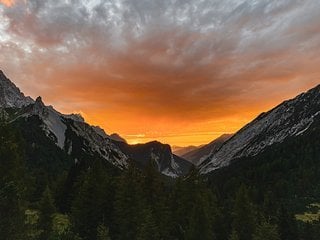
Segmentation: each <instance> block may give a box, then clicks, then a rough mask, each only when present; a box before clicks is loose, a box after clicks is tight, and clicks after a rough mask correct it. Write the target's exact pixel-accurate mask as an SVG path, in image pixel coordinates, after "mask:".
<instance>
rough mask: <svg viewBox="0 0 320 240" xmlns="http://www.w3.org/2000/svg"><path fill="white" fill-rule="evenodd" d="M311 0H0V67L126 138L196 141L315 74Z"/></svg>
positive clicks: (319, 6) (319, 39) (318, 36)
mask: <svg viewBox="0 0 320 240" xmlns="http://www.w3.org/2000/svg"><path fill="white" fill-rule="evenodd" d="M319 11H320V3H319V2H316V1H312V0H306V1H303V2H302V1H295V0H290V1H289V0H272V1H267V2H266V1H264V0H258V1H250V0H240V1H239V0H226V1H216V0H214V1H211V0H201V1H189V0H186V1H180V0H178V1H176V0H168V1H158V0H147V1H145V0H139V1H137V0H115V1H109V0H108V1H98V0H91V1H90V0H89V1H83V0H79V1H77V2H75V1H64V0H57V1H47V0H43V1H36V0H16V1H13V0H0V52H1V55H0V69H2V70H4V72H5V73H6V74H7V76H8V77H9V78H10V79H12V80H13V81H14V82H15V83H16V84H17V86H19V87H20V88H21V90H22V91H23V92H24V93H25V94H26V95H30V96H32V97H33V98H35V97H37V96H39V95H41V96H42V97H43V99H44V102H45V103H46V104H48V105H53V106H54V107H55V108H56V109H57V110H59V111H61V112H63V113H71V112H80V113H82V115H84V117H85V119H86V120H87V121H88V122H89V123H90V124H93V125H99V126H101V127H102V128H104V129H105V131H106V132H107V133H109V134H111V133H118V134H120V135H121V136H122V137H124V138H126V139H127V140H128V142H129V143H138V142H147V141H151V140H158V141H161V142H164V143H169V144H171V145H178V146H187V145H201V144H205V143H208V142H210V141H212V140H213V139H215V138H217V137H219V136H220V135H221V134H223V133H233V132H236V131H237V130H239V129H240V128H241V127H243V126H244V125H245V124H247V123H249V122H250V121H251V120H253V119H254V118H255V117H256V116H257V115H259V114H260V113H261V112H263V111H268V110H270V109H271V108H272V107H274V106H276V105H278V104H279V103H281V102H282V101H284V100H286V99H290V98H292V97H295V96H296V95H298V94H299V93H301V92H303V91H306V90H308V89H309V88H311V87H314V86H315V85H317V84H318V83H319V79H320V70H319V64H320V56H319V55H318V54H317V53H318V49H319V48H320V32H319V31H318V28H319V27H318V26H319V22H320V15H319V14H318V13H319Z"/></svg>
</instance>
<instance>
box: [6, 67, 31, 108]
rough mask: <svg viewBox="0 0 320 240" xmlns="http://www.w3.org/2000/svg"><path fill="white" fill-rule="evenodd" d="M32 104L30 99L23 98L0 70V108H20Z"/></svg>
mask: <svg viewBox="0 0 320 240" xmlns="http://www.w3.org/2000/svg"><path fill="white" fill-rule="evenodd" d="M32 103H33V100H32V99H31V98H30V97H25V96H24V94H23V93H22V92H21V91H20V90H19V88H17V87H16V86H15V85H14V84H13V83H12V82H11V81H10V80H9V79H7V77H6V76H5V75H4V73H3V72H2V71H1V70H0V107H2V108H20V107H23V106H27V105H29V104H32Z"/></svg>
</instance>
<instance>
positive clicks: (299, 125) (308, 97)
mask: <svg viewBox="0 0 320 240" xmlns="http://www.w3.org/2000/svg"><path fill="white" fill-rule="evenodd" d="M319 120H320V85H318V86H316V87H314V88H312V89H311V90H309V91H307V92H305V93H302V94H300V95H298V96H297V97H296V98H293V99H291V100H287V101H285V102H283V103H281V104H280V105H278V106H276V107H275V108H273V109H271V110H270V111H268V112H266V113H263V114H260V115H259V116H258V117H257V118H256V119H255V120H253V121H252V122H251V123H249V124H247V125H246V126H244V127H243V128H242V129H240V130H239V131H238V132H237V133H236V134H235V135H234V136H233V137H232V138H230V139H229V140H228V141H227V142H226V143H225V144H224V145H223V146H222V147H221V148H220V149H219V150H218V151H216V152H212V153H211V154H210V155H209V156H208V157H207V158H206V159H205V160H204V161H202V163H201V166H200V170H201V173H208V172H211V171H213V170H215V169H218V168H221V167H225V166H228V165H229V164H230V163H231V162H232V161H234V160H235V159H240V158H242V157H253V156H256V155H258V154H259V153H261V152H263V151H264V150H265V149H266V148H267V147H269V146H271V145H273V144H275V143H282V142H284V141H285V140H286V139H287V138H289V137H296V136H299V135H302V134H304V133H305V132H306V131H308V129H309V128H310V127H311V126H312V125H313V123H314V122H316V121H319Z"/></svg>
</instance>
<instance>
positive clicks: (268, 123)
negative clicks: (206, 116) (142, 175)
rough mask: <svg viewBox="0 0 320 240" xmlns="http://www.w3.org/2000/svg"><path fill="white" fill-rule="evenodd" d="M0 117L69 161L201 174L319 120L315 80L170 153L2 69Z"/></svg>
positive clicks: (304, 130) (267, 146)
mask: <svg viewBox="0 0 320 240" xmlns="http://www.w3.org/2000/svg"><path fill="white" fill-rule="evenodd" d="M0 120H1V121H2V122H5V123H6V124H8V125H12V126H14V127H15V128H17V129H19V130H20V131H21V132H23V133H24V134H25V135H24V136H25V140H26V142H27V144H28V145H29V146H30V147H29V148H27V149H31V150H30V151H31V152H32V151H35V149H39V148H40V146H41V147H42V148H43V147H47V146H48V145H50V149H51V150H52V151H54V152H56V153H57V154H60V155H61V156H64V157H65V158H66V159H72V161H74V162H79V161H85V159H91V160H93V159H95V158H100V159H104V160H105V161H107V162H108V163H110V164H111V165H112V166H115V167H116V168H118V169H124V168H127V167H128V164H129V162H134V163H135V164H136V165H137V166H138V167H140V168H144V167H146V166H148V165H150V164H151V165H153V166H154V167H155V168H156V169H157V170H158V171H159V172H160V173H162V174H163V175H166V176H170V177H179V176H184V175H186V174H188V171H189V169H191V167H192V165H196V166H197V167H198V169H199V171H200V173H201V174H207V173H211V172H212V171H214V170H217V169H220V168H222V167H226V166H229V165H230V164H231V163H233V162H236V161H237V160H240V159H242V158H246V157H253V156H258V155H259V154H262V153H263V152H264V151H265V150H267V149H268V150H270V148H272V147H273V146H275V145H277V146H278V145H279V144H283V143H285V142H286V141H287V140H288V139H291V138H295V137H299V136H302V135H304V134H310V132H312V131H313V129H314V127H315V126H317V125H318V124H319V122H320V85H319V86H317V87H315V88H313V89H311V90H309V91H308V92H306V93H303V94H301V95H299V96H297V97H296V98H294V99H292V100H288V101H285V102H283V103H281V104H280V105H279V106H277V107H275V108H274V109H272V110H270V111H269V112H267V113H262V114H260V115H259V116H258V117H257V118H256V119H255V120H253V121H252V122H250V123H249V124H247V125H246V126H245V127H243V128H242V129H241V130H239V131H238V132H237V133H235V134H234V135H230V134H226V135H222V136H221V137H219V138H217V139H216V140H214V141H212V142H210V143H209V144H206V145H203V146H199V147H195V146H189V147H187V148H177V147H175V148H174V153H172V150H171V147H170V146H169V145H165V144H161V143H159V142H150V143H147V144H138V145H129V144H128V143H126V141H125V139H123V138H122V137H120V136H119V135H118V134H112V135H108V134H106V133H105V132H104V130H103V129H101V128H99V127H97V126H91V125H89V124H88V123H86V122H85V120H84V119H83V118H82V117H81V115H78V114H70V115H68V114H62V113H60V112H58V111H56V110H55V109H54V108H53V107H52V106H46V105H45V104H44V103H43V101H42V99H41V97H38V98H37V99H36V100H33V99H32V98H30V97H26V96H25V95H24V94H23V93H22V92H21V91H20V90H19V89H18V88H17V87H16V86H15V85H14V84H13V83H12V82H11V81H10V80H9V79H8V78H7V77H6V76H5V75H4V73H3V72H2V71H0ZM31 130H32V131H31ZM30 131H31V132H34V133H37V134H38V135H36V136H37V137H34V136H32V135H30ZM36 146H38V148H37V147H36ZM51 150H50V151H51ZM43 154H46V153H43V151H42V152H41V151H40V150H39V152H37V153H36V154H35V153H34V152H32V154H31V153H30V156H31V157H30V158H31V159H36V158H37V159H42V158H43ZM177 155H179V156H177ZM48 158H50V156H49V157H48Z"/></svg>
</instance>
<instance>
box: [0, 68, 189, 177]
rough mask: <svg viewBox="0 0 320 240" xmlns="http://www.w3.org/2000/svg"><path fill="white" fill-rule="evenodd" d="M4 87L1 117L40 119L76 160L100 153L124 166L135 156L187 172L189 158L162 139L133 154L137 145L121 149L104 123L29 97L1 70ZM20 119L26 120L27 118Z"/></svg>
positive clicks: (165, 169) (169, 171) (172, 172)
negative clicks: (89, 121)
mask: <svg viewBox="0 0 320 240" xmlns="http://www.w3.org/2000/svg"><path fill="white" fill-rule="evenodd" d="M0 91H1V92H0V94H1V95H0V120H1V121H2V120H3V121H6V122H7V123H9V124H10V123H14V122H16V121H20V120H24V119H26V120H30V121H32V119H35V118H36V119H37V121H36V122H37V123H38V122H40V124H39V128H40V129H41V131H42V132H43V133H44V134H45V137H47V138H49V139H50V140H51V141H50V144H51V143H55V144H56V146H57V147H59V148H60V150H62V151H64V152H66V153H67V154H69V156H71V157H73V158H74V160H75V161H78V159H80V158H83V157H84V156H85V157H87V156H89V157H90V156H91V157H92V159H95V158H97V157H98V158H102V159H105V160H106V161H107V162H109V163H111V164H112V165H114V166H116V167H118V168H120V169H124V168H126V167H127V166H128V162H129V159H132V160H134V161H135V162H136V163H138V165H139V164H140V162H139V161H143V162H148V161H158V162H159V163H160V162H161V164H159V168H158V169H159V171H160V172H161V173H163V174H165V175H168V176H171V177H177V176H180V175H181V174H184V173H186V170H185V165H188V164H186V163H185V162H186V161H185V160H183V159H178V158H175V157H174V155H173V154H172V152H171V149H170V147H169V149H167V147H166V146H167V145H163V144H160V143H159V144H157V146H156V147H155V146H153V145H152V144H151V145H150V144H149V145H148V144H146V145H145V146H143V147H142V149H144V151H145V152H144V153H143V154H142V155H141V156H144V157H145V158H143V159H140V158H132V153H133V152H134V150H133V149H134V147H132V146H130V145H128V144H126V143H125V142H123V144H126V147H125V148H123V149H120V147H119V146H118V145H117V143H120V142H119V141H118V140H117V141H115V140H113V139H112V137H110V136H109V135H108V134H106V133H105V131H104V130H103V129H101V128H100V127H98V126H91V125H89V124H87V123H86V122H85V121H84V119H83V117H82V116H81V115H79V114H70V115H66V114H62V113H60V112H58V111H56V110H55V109H54V108H53V107H52V106H46V105H45V104H44V103H43V101H42V99H41V97H38V98H37V99H36V101H33V100H32V99H31V98H29V97H25V96H24V94H23V93H21V92H20V90H19V89H18V88H17V87H16V86H15V85H14V84H13V83H12V82H10V80H9V79H7V78H6V77H5V76H4V74H3V72H0ZM7 111H8V112H7ZM9 113H10V114H9ZM20 122H22V124H23V122H27V121H20ZM33 125H37V124H33ZM20 126H21V125H20ZM37 129H38V128H37ZM153 147H155V148H153ZM60 150H59V151H60ZM125 150H126V151H125ZM143 166H145V165H143ZM143 166H142V167H143ZM188 166H189V165H188Z"/></svg>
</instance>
